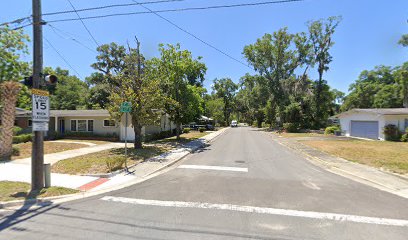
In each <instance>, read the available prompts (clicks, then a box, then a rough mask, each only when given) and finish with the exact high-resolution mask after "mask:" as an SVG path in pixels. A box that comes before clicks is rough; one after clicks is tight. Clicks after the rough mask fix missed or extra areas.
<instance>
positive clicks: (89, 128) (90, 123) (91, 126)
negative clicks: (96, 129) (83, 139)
mask: <svg viewBox="0 0 408 240" xmlns="http://www.w3.org/2000/svg"><path fill="white" fill-rule="evenodd" d="M93 123H94V122H93V120H88V132H93Z"/></svg>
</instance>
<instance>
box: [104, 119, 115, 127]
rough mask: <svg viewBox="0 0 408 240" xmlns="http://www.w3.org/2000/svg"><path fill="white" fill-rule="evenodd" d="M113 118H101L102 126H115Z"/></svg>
mask: <svg viewBox="0 0 408 240" xmlns="http://www.w3.org/2000/svg"><path fill="white" fill-rule="evenodd" d="M115 124H116V123H115V120H111V119H105V120H103V126H104V127H114V126H115Z"/></svg>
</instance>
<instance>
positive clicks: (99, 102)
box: [85, 72, 110, 109]
mask: <svg viewBox="0 0 408 240" xmlns="http://www.w3.org/2000/svg"><path fill="white" fill-rule="evenodd" d="M105 79H106V78H105V75H104V74H103V73H101V72H94V73H92V74H91V75H90V76H89V77H86V78H85V81H86V83H87V84H88V87H89V92H88V94H87V97H86V98H87V108H88V109H99V108H102V109H105V108H106V107H107V105H108V103H109V99H108V98H109V96H110V93H109V83H108V82H107V81H105Z"/></svg>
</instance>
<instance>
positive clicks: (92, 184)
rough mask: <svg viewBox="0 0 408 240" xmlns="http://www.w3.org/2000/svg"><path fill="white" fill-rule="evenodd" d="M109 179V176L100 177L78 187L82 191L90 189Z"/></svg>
mask: <svg viewBox="0 0 408 240" xmlns="http://www.w3.org/2000/svg"><path fill="white" fill-rule="evenodd" d="M107 181H109V178H98V179H96V180H94V181H92V182H89V183H87V184H84V185H82V186H80V187H79V188H78V189H79V190H81V191H88V190H90V189H92V188H94V187H97V186H99V185H101V184H103V183H105V182H107Z"/></svg>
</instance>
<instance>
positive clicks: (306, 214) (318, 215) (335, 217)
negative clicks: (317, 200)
mask: <svg viewBox="0 0 408 240" xmlns="http://www.w3.org/2000/svg"><path fill="white" fill-rule="evenodd" d="M101 200H104V201H111V202H121V203H129V204H134V205H149V206H159V207H178V208H201V209H216V210H229V211H238V212H248V213H260V214H271V215H280V216H289V217H303V218H313V219H324V220H332V221H339V222H356V223H366V224H377V225H387V226H398V227H408V220H403V219H390V218H377V217H364V216H357V215H347V214H337V213H322V212H310V211H299V210H288V209H279V208H263V207H253V206H242V205H233V204H214V203H202V202H180V201H159V200H148V199H134V198H124V197H113V196H105V197H103V198H101Z"/></svg>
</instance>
